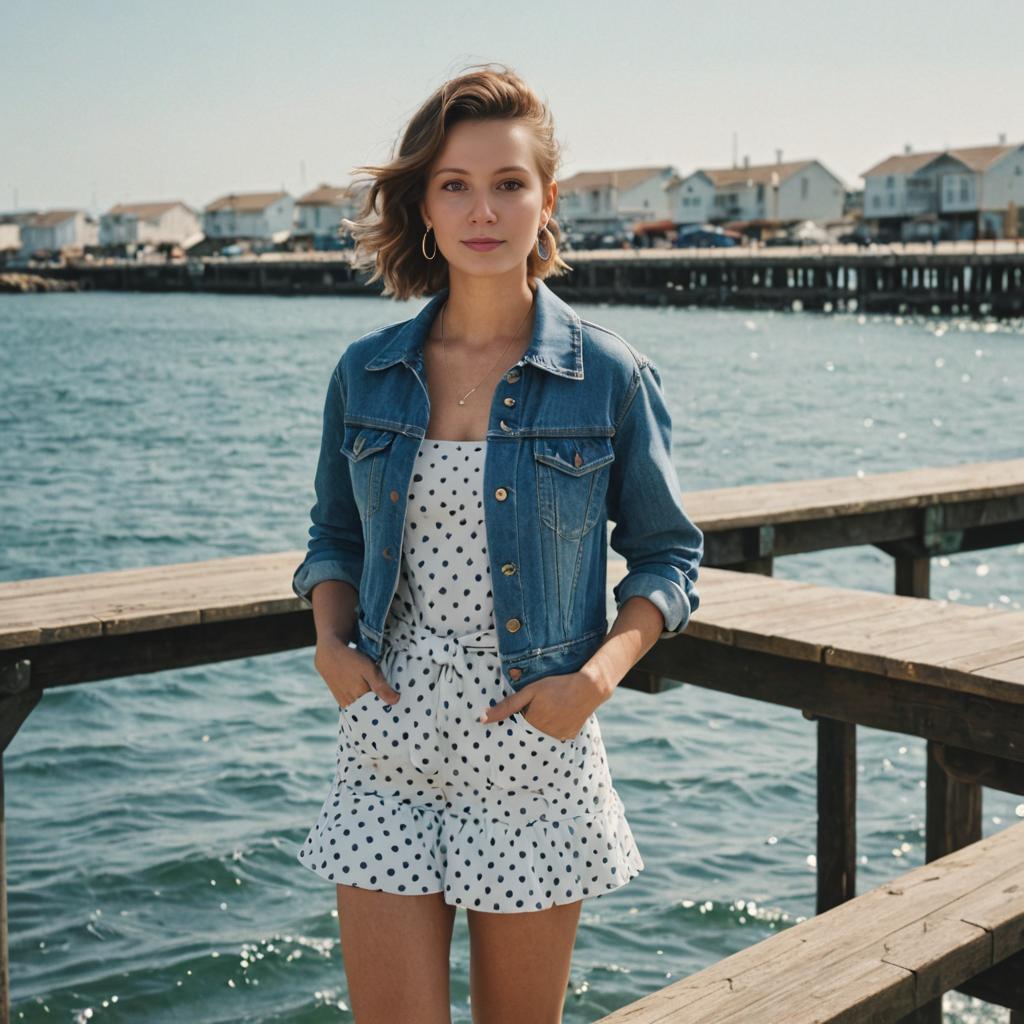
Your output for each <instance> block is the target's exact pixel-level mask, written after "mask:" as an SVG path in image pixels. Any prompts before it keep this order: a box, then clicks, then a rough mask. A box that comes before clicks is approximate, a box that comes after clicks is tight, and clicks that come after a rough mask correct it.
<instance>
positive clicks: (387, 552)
mask: <svg viewBox="0 0 1024 1024" xmlns="http://www.w3.org/2000/svg"><path fill="white" fill-rule="evenodd" d="M381 554H382V555H383V556H384V557H385V558H394V555H392V554H391V548H385V549H384V550H383V551H382V552H381Z"/></svg>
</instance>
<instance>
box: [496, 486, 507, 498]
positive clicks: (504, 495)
mask: <svg viewBox="0 0 1024 1024" xmlns="http://www.w3.org/2000/svg"><path fill="white" fill-rule="evenodd" d="M494 496H495V497H496V498H497V499H498V501H504V500H505V499H506V498H507V497H508V491H506V490H505V488H504V487H499V488H498V489H497V490H496V491H495V492H494Z"/></svg>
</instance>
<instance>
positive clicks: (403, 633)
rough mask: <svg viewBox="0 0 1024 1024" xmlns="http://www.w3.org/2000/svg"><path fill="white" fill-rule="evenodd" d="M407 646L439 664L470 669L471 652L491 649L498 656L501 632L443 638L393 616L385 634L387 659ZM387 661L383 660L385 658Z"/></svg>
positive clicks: (491, 629)
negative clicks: (468, 651) (469, 657)
mask: <svg viewBox="0 0 1024 1024" xmlns="http://www.w3.org/2000/svg"><path fill="white" fill-rule="evenodd" d="M407 645H410V646H412V647H415V648H416V652H417V653H422V654H425V655H427V656H429V658H430V659H431V661H433V662H434V663H435V664H437V665H452V666H454V667H455V668H456V669H463V668H467V667H468V664H467V662H466V651H467V650H480V649H484V650H491V651H494V653H495V654H497V653H498V631H497V629H495V628H494V627H493V626H491V627H490V628H488V629H476V630H471V631H470V632H468V633H461V634H457V635H452V636H442V635H441V634H439V633H435V632H434V631H433V630H431V629H427V628H426V627H425V626H417V625H415V624H413V623H411V622H406V621H405V620H404V619H399V618H397V617H393V618H392V621H391V622H390V623H389V624H388V628H387V629H386V630H385V632H384V646H385V657H387V655H388V654H389V653H390V651H391V650H394V649H397V648H402V649H404V648H405V647H406V646H407ZM382 660H383V659H382Z"/></svg>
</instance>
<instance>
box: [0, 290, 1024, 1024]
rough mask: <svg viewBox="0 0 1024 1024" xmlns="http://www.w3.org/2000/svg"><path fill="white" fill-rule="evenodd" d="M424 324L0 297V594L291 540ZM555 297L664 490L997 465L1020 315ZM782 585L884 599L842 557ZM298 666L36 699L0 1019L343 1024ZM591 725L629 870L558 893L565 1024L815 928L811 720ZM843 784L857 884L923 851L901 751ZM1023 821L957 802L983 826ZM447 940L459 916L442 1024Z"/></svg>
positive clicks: (994, 801)
mask: <svg viewBox="0 0 1024 1024" xmlns="http://www.w3.org/2000/svg"><path fill="white" fill-rule="evenodd" d="M420 305H421V303H420V302H411V303H402V304H396V303H392V302H389V301H387V300H382V299H377V298H370V297H367V298H351V299H329V298H302V299H286V298H276V297H252V296H244V297H226V296H215V295H189V296H181V295H165V294H157V295H143V294H125V295H121V294H109V293H99V292H90V293H83V294H58V295H24V296H21V295H19V296H0V426H2V436H3V439H4V445H3V455H2V459H0V522H2V523H3V530H2V533H0V579H4V580H12V579H20V578H24V577H31V576H37V575H58V574H65V573H77V572H94V571H100V570H106V569H114V568H122V567H133V566H148V565H159V564H164V563H169V562H179V561H187V560H193V559H196V560H198V559H204V558H213V557H217V556H225V555H236V554H238V555H240V554H248V553H257V552H269V551H276V550H283V549H286V548H301V547H303V546H304V545H305V540H306V529H307V516H308V511H309V506H310V505H311V504H312V500H313V495H312V477H313V468H314V465H315V460H316V454H317V447H318V443H319V430H320V423H321V412H322V404H323V396H324V390H325V388H326V385H327V380H328V376H329V374H330V371H331V368H332V367H333V365H334V363H335V361H336V360H337V358H338V356H339V355H340V353H341V351H342V350H343V349H344V347H345V346H346V345H347V344H348V343H349V342H350V341H351V340H353V339H354V338H356V337H358V336H359V335H360V334H362V333H363V332H364V331H366V330H369V329H371V328H373V327H376V326H379V325H381V324H384V323H387V322H390V321H393V320H397V319H401V318H404V317H406V316H409V315H412V314H413V313H414V312H415V311H416V310H417V309H419V308H420ZM577 308H578V309H579V312H580V313H581V315H583V316H585V317H587V318H588V319H591V320H596V321H597V322H598V323H602V324H604V325H606V326H608V327H610V328H612V329H614V330H616V331H618V332H620V333H621V334H623V335H624V336H625V337H626V338H628V339H629V340H630V341H631V342H632V343H633V344H634V345H635V346H636V347H638V348H640V349H641V350H642V351H644V352H646V353H647V354H648V355H650V356H651V357H652V358H654V359H655V361H656V362H657V364H658V367H659V369H660V370H661V372H662V379H663V384H664V386H665V390H666V393H667V395H668V399H669V403H670V406H671V409H672V413H673V421H674V442H675V448H674V453H675V460H676V466H677V469H678V472H679V476H680V480H681V482H682V485H683V489H684V493H685V491H689V490H697V489H702V488H708V487H726V486H730V485H738V484H745V483H755V482H769V481H775V480H783V479H797V478H805V477H816V476H833V475H840V474H848V473H857V472H864V473H873V472H880V471H886V470H896V469H907V468H913V467H917V466H923V465H951V464H955V463H958V462H964V461H975V460H983V459H1001V458H1019V457H1020V456H1021V455H1022V454H1024V417H1022V414H1021V406H1020V401H1019V394H1020V390H1021V380H1022V377H1021V359H1022V355H1024V324H1021V323H1002V324H998V323H976V322H972V321H960V320H955V319H952V320H951V319H946V320H939V319H931V320H923V319H913V318H900V317H891V316H884V317H883V316H878V317H875V316H862V315H857V314H849V315H847V314H843V315H834V316H825V315H818V314H811V313H801V314H790V313H770V312H742V311H720V310H703V309H702V310H698V309H692V310H691V309H648V308H637V307H627V306H591V305H584V304H580V305H579V306H578V307H577ZM776 574H777V575H778V576H780V577H785V578H800V579H806V580H813V581H817V582H822V583H828V584H833V585H844V586H852V587H861V588H864V589H869V590H878V591H882V592H891V590H892V586H893V582H892V577H893V571H892V565H891V562H890V560H889V559H888V557H887V556H885V555H883V554H881V553H880V552H878V551H876V550H875V549H873V548H866V547H858V548H849V549H844V550H841V551H832V552H823V553H820V554H812V555H800V556H796V557H792V558H787V559H780V560H778V561H777V562H776ZM932 574H933V576H932V578H933V587H932V593H933V596H945V597H949V598H950V599H951V600H955V601H962V602H964V603H968V604H977V605H990V606H1000V607H1007V608H1011V609H1019V608H1020V607H1021V603H1022V601H1024V545H1021V546H1011V547H1004V548H1000V549H995V550H992V551H985V552H976V553H971V554H965V555H958V556H954V557H950V558H942V559H935V560H934V561H933V565H932ZM312 654H313V652H312V649H308V650H302V651H296V652H290V653H287V654H281V655H275V656H272V657H262V658H252V659H244V660H240V661H235V662H227V663H223V664H217V665H210V666H201V667H197V668H191V669H185V670H180V671H173V672H163V673H157V674H153V675H146V676H137V677H133V678H127V679H119V680H111V681H108V682H102V683H93V684H88V685H83V686H76V687H68V688H66V689H61V690H56V691H50V692H48V693H47V694H46V696H45V697H44V699H43V701H42V703H41V704H40V706H39V707H38V708H37V709H36V710H35V711H34V712H33V713H32V715H31V716H30V718H29V719H28V721H27V723H26V724H25V725H24V726H23V727H22V729H21V731H20V732H19V734H18V735H17V737H16V738H15V740H14V742H13V743H12V745H11V746H10V748H9V749H8V751H7V753H6V755H5V757H4V771H5V782H6V801H7V805H6V806H7V833H8V871H9V878H10V909H9V918H10V933H11V935H10V946H11V974H12V988H13V1011H14V1012H13V1019H14V1020H18V1021H33V1022H34V1021H43V1020H47V1021H53V1020H61V1021H85V1020H93V1021H132V1022H134V1021H147V1022H149V1021H153V1022H160V1024H163V1022H167V1024H170V1022H180V1021H190V1022H193V1021H194V1022H222V1021H253V1022H270V1021H299V1022H305V1021H320V1020H324V1021H326V1020H351V1013H350V1011H349V1010H348V1008H347V1007H348V1002H347V995H346V987H345V981H344V974H343V969H342V964H341V960H340V955H339V944H338V922H337V917H336V912H335V910H334V891H333V887H332V886H331V885H330V884H329V883H325V882H323V881H322V880H320V879H319V878H317V877H316V876H314V875H313V874H312V873H311V872H309V871H307V870H306V869H305V868H303V867H302V866H301V865H300V864H299V863H298V862H297V860H296V859H295V849H296V847H297V845H298V844H299V843H300V842H301V840H302V839H303V838H304V836H305V833H306V830H307V829H308V827H309V825H310V824H311V823H312V821H313V820H314V818H315V816H316V813H317V811H318V809H319V806H320V803H321V801H322V800H323V797H324V796H325V795H326V792H327V790H328V788H329V785H330V782H331V778H332V776H333V771H334V742H335V733H336V728H335V727H336V716H337V710H336V707H335V705H334V703H333V701H332V699H331V698H330V695H329V693H328V691H327V689H326V687H325V686H324V684H323V682H322V680H320V678H319V676H318V675H317V674H316V672H315V670H314V668H313V665H312ZM600 716H601V724H602V731H603V733H604V737H605V743H606V745H607V747H608V751H609V756H610V759H611V766H612V772H613V776H614V778H615V782H616V787H617V789H618V790H619V792H620V794H621V795H622V798H623V800H624V802H625V805H626V808H627V813H628V815H629V820H630V823H631V825H632V827H633V830H634V833H635V835H636V838H637V843H638V846H639V848H640V850H641V853H642V854H643V856H644V859H645V861H646V864H647V867H646V870H645V871H644V872H642V873H641V874H640V876H639V877H638V878H636V879H635V880H633V881H632V882H630V883H629V885H627V886H626V887H624V888H623V889H621V890H619V891H617V892H615V893H613V894H610V895H607V896H603V897H601V898H599V899H595V900H590V901H587V902H586V903H585V904H584V908H583V914H582V918H581V924H580V930H579V935H578V940H577V944H576V950H575V956H574V960H573V968H572V975H571V982H570V984H571V990H570V991H569V992H568V994H567V998H566V1010H565V1020H566V1021H567V1022H572V1024H582V1022H585V1021H592V1020H594V1019H596V1018H597V1017H600V1016H601V1015H602V1014H604V1013H607V1012H609V1011H610V1010H612V1009H614V1008H616V1007H618V1006H621V1005H622V1004H624V1003H626V1002H629V1001H631V1000H632V999H635V998H637V997H639V996H641V995H643V994H644V993H646V992H649V991H651V990H653V989H655V988H657V987H660V986H662V985H664V984H667V983H669V982H670V981H672V980H674V979H678V978H680V977H682V976H684V975H685V974H688V973H691V972H692V971H694V970H697V969H699V968H701V967H703V966H706V965H708V964H710V963H713V962H714V961H716V960H718V959H720V958H722V957H724V956H727V955H728V954H730V953H732V952H734V951H736V950H738V949H741V948H743V947H745V946H747V945H749V944H751V943H753V942H756V941H758V940H759V939H761V938H764V937H766V936H768V935H770V934H772V933H773V932H774V931H775V930H777V929H779V928H783V927H787V926H789V925H791V924H793V923H794V922H796V921H799V920H801V919H802V918H804V917H806V916H810V915H811V914H813V913H814V884H815V874H814V871H815V869H814V863H813V860H814V858H813V855H814V850H815V825H816V811H815V731H814V724H813V723H811V722H808V721H806V720H804V719H803V717H802V716H801V715H800V713H799V712H798V711H795V710H789V709H783V708H776V707H773V706H771V705H769V704H763V703H760V702H754V701H745V700H741V699H739V698H733V697H729V696H727V695H725V694H719V693H714V692H710V691H705V690H702V689H700V688H699V687H695V686H692V685H686V684H684V685H682V686H680V687H678V688H676V689H673V690H671V691H669V692H667V693H664V694H661V695H658V696H651V695H644V694H640V693H634V692H632V691H625V690H622V691H619V692H617V693H616V694H615V696H614V698H613V699H612V700H611V701H609V702H608V703H606V704H605V705H603V706H602V708H601V711H600ZM858 776H859V791H858V853H859V867H858V891H860V892H863V891H865V890H867V889H869V888H871V887H873V886H875V885H878V884H880V883H881V882H883V881H886V880H888V879H890V878H892V877H894V876H895V875H897V874H899V873H900V872H902V871H905V870H908V869H910V868H912V867H915V866H917V865H919V864H921V863H923V861H924V788H923V787H924V741H923V740H919V739H916V738H914V737H906V736H900V735H896V734H891V733H885V732H881V731H875V730H869V729H861V730H860V731H859V747H858ZM1022 817H1024V804H1021V803H1020V802H1019V798H1014V797H1012V796H1010V795H1009V794H1004V793H999V792H996V791H993V790H986V791H985V800H984V831H985V834H986V835H988V834H990V833H992V832H994V831H996V830H998V829H1000V828H1002V827H1006V826H1007V825H1009V824H1012V823H1014V822H1015V821H1017V820H1019V819H1021V818H1022ZM467 935H468V933H467V929H466V919H465V915H464V914H460V915H458V917H457V918H456V930H455V937H454V941H453V945H452V1003H453V1020H455V1021H460V1022H468V1021H469V1020H470V1013H469V1005H468V992H469V986H468V944H467ZM946 1006H947V1019H948V1020H951V1021H996V1020H1005V1019H1007V1018H1006V1013H1005V1011H1000V1010H996V1009H994V1008H991V1007H987V1006H986V1005H985V1004H982V1003H979V1002H977V1001H974V1000H969V999H966V998H963V997H959V996H955V995H950V996H947V999H946Z"/></svg>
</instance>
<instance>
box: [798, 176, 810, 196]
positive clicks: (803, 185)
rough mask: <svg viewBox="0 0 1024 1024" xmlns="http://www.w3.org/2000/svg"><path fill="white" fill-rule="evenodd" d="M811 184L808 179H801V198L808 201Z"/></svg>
mask: <svg viewBox="0 0 1024 1024" xmlns="http://www.w3.org/2000/svg"><path fill="white" fill-rule="evenodd" d="M810 184H811V183H810V182H809V181H808V180H807V179H806V178H801V179H800V198H801V199H806V198H807V193H808V192H809V191H810Z"/></svg>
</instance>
